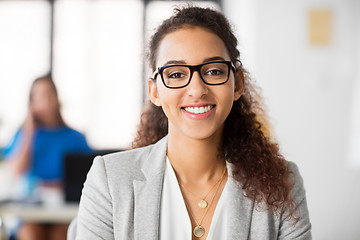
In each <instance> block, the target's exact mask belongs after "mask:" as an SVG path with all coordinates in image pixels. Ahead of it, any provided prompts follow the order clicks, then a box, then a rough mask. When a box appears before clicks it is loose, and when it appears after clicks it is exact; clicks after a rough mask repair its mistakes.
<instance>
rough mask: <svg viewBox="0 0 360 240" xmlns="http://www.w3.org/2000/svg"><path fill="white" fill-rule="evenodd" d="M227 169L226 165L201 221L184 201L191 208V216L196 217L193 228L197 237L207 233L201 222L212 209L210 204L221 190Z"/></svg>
mask: <svg viewBox="0 0 360 240" xmlns="http://www.w3.org/2000/svg"><path fill="white" fill-rule="evenodd" d="M226 170H227V168H226V167H225V171H224V173H223V175H222V176H221V178H220V182H219V181H218V182H217V184H218V187H217V188H216V191H215V192H214V195H213V196H212V198H211V201H210V204H209V207H208V208H207V209H206V211H205V213H204V215H203V217H202V218H201V221H200V223H199V222H198V221H197V219H196V218H195V216H194V215H193V213H192V212H191V209H190V207H189V206H188V205H187V204H186V201H184V202H185V205H186V207H187V209H188V210H189V213H190V216H191V217H192V218H193V219H194V221H195V223H196V226H195V227H194V229H193V233H194V235H195V237H198V238H200V237H202V236H203V235H204V234H205V228H204V227H203V226H201V224H202V222H203V221H204V219H205V216H206V214H207V213H208V211H209V209H210V206H211V204H212V203H213V201H214V199H215V195H216V193H217V192H218V191H219V188H220V186H221V183H222V181H223V179H224V176H225V173H226Z"/></svg>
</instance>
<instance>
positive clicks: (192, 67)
mask: <svg viewBox="0 0 360 240" xmlns="http://www.w3.org/2000/svg"><path fill="white" fill-rule="evenodd" d="M211 63H225V64H226V65H227V66H228V69H229V71H228V75H227V78H226V81H224V82H221V83H208V82H206V81H205V80H204V78H203V76H202V74H201V71H200V70H201V68H202V66H204V65H208V64H211ZM169 67H187V68H189V69H190V77H189V80H188V82H187V83H186V84H185V85H183V86H179V87H169V86H167V85H166V83H165V80H164V77H163V72H164V70H165V69H166V68H169ZM230 69H231V70H233V72H234V73H235V72H236V68H235V66H234V64H233V63H232V62H231V61H213V62H206V63H203V64H199V65H185V64H175V65H167V66H162V67H158V68H157V69H156V70H155V72H154V77H153V79H154V80H155V79H156V78H157V75H158V74H160V77H161V81H162V82H163V84H164V86H165V87H167V88H171V89H176V88H183V87H186V86H187V85H189V84H190V81H191V79H192V76H193V73H194V72H198V73H199V75H200V78H201V80H202V81H203V82H204V83H205V84H207V85H212V86H214V85H221V84H225V83H226V82H227V81H229V76H230Z"/></svg>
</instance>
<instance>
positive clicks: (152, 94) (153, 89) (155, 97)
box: [148, 78, 161, 107]
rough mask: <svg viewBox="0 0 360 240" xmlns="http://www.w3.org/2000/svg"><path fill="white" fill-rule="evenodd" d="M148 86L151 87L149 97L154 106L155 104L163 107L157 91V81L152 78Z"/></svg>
mask: <svg viewBox="0 0 360 240" xmlns="http://www.w3.org/2000/svg"><path fill="white" fill-rule="evenodd" d="M148 86H149V89H148V91H149V96H150V100H151V102H152V103H153V104H155V105H156V106H158V107H161V103H160V99H159V93H158V90H157V85H156V80H154V79H152V78H150V79H149V81H148Z"/></svg>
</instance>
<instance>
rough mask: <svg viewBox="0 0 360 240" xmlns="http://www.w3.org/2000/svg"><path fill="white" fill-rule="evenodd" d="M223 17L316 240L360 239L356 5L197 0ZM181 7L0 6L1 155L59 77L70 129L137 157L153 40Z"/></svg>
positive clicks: (74, 0)
mask: <svg viewBox="0 0 360 240" xmlns="http://www.w3.org/2000/svg"><path fill="white" fill-rule="evenodd" d="M195 2H196V4H201V5H206V6H211V7H213V8H218V9H222V10H223V11H224V13H225V14H226V15H227V16H228V18H229V20H230V21H231V23H232V24H233V28H234V30H235V32H236V34H237V36H238V37H239V49H240V51H241V52H242V57H241V58H242V59H241V60H242V61H243V62H244V65H245V66H246V67H247V68H248V69H249V71H250V72H251V74H252V76H253V77H254V78H255V79H256V81H257V83H258V85H259V86H260V87H261V88H262V90H263V91H262V93H263V96H264V99H265V103H266V105H267V109H268V112H269V115H270V117H271V123H272V129H273V132H274V135H275V136H276V138H277V139H278V141H279V143H280V146H281V150H282V153H283V154H284V155H285V157H286V158H287V159H288V160H291V161H294V162H296V163H297V165H298V166H299V168H300V171H301V173H302V176H303V178H304V181H305V187H306V190H307V197H308V206H309V210H310V214H311V215H310V217H311V221H312V224H313V237H314V239H320V240H321V239H324V240H325V239H326V240H329V239H334V240H335V239H345V240H353V239H354V240H355V239H360V228H359V222H360V206H359V203H360V95H359V94H360V1H359V0H292V1H288V0H222V1H221V0H217V1H194V3H195ZM179 4H180V5H181V2H175V1H149V0H147V1H146V0H55V1H50V0H49V1H47V0H26V1H25V0H24V1H20V0H0V147H3V146H4V145H5V144H7V142H8V141H9V140H10V138H11V136H12V135H13V134H14V133H15V131H16V130H17V128H18V127H19V126H20V125H21V124H22V121H23V120H24V118H25V116H26V112H27V98H28V91H29V88H30V84H31V82H32V81H33V79H35V78H36V77H38V76H40V75H44V74H46V73H48V72H51V73H52V75H53V77H54V79H55V82H56V84H57V86H58V90H59V93H60V100H61V104H62V112H63V115H64V118H65V121H66V122H67V123H68V124H69V125H70V126H71V127H74V128H76V129H79V130H80V131H82V132H83V133H85V134H86V136H87V138H88V141H89V143H90V144H91V145H92V147H94V148H97V149H104V148H107V149H110V148H113V149H123V148H126V147H129V145H130V142H131V140H132V138H133V137H134V134H135V132H136V125H137V122H138V120H139V115H140V112H141V107H142V103H143V101H144V99H146V91H147V89H146V81H147V78H148V77H149V76H151V73H150V72H149V71H148V68H147V65H146V64H147V63H146V42H147V39H148V37H149V36H150V34H151V32H152V29H153V28H154V26H156V25H157V24H158V23H159V22H160V21H161V19H163V18H164V17H167V16H169V15H170V14H171V13H172V10H171V9H172V8H173V6H174V5H179Z"/></svg>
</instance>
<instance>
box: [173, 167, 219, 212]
mask: <svg viewBox="0 0 360 240" xmlns="http://www.w3.org/2000/svg"><path fill="white" fill-rule="evenodd" d="M225 172H226V166H225V169H224V172H223V173H222V175H221V177H220V178H219V179H218V180H217V181H216V183H215V184H214V185H213V186H212V187H211V189H210V190H209V191H208V192H207V193H206V195H205V196H204V197H202V198H201V200H200V201H199V202H198V206H199V208H206V207H207V206H208V202H207V201H206V200H205V199H206V198H207V196H208V195H209V193H210V192H211V191H212V190H213V189H214V187H215V186H216V185H217V184H218V183H219V182H220V181H221V180H222V178H223V177H224V175H225ZM180 186H181V187H182V188H183V189H185V190H186V191H188V192H189V193H191V194H192V195H194V196H196V197H197V195H196V194H194V193H192V192H191V191H190V190H189V189H187V188H185V186H184V185H182V184H180Z"/></svg>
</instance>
